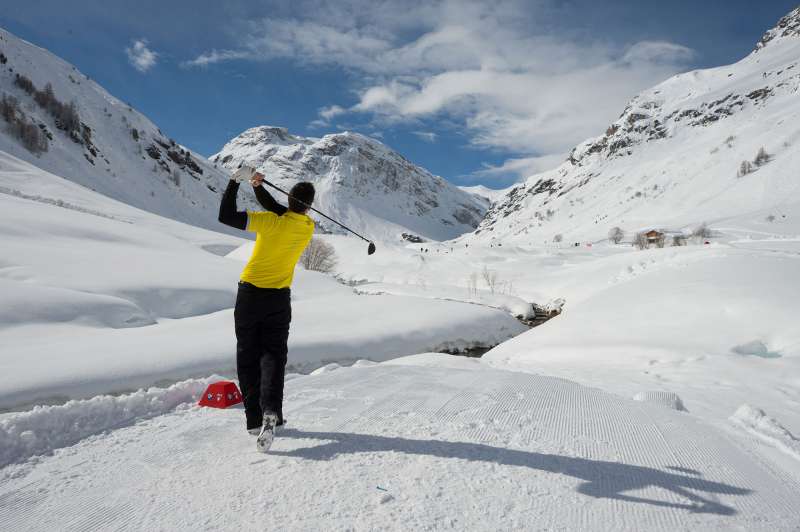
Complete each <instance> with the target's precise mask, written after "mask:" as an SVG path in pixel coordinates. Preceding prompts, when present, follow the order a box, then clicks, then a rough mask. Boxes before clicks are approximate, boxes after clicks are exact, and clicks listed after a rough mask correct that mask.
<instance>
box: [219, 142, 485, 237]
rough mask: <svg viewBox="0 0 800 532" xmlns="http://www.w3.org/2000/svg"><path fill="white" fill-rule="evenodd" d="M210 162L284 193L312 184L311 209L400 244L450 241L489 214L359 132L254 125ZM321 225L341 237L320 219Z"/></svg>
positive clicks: (475, 200)
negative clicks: (407, 238) (253, 175)
mask: <svg viewBox="0 0 800 532" xmlns="http://www.w3.org/2000/svg"><path fill="white" fill-rule="evenodd" d="M210 160H211V161H212V162H215V163H217V164H220V165H221V166H223V167H225V168H227V169H228V170H233V169H235V168H237V167H238V166H240V165H242V164H247V165H251V166H254V167H256V168H257V169H258V170H259V171H261V172H262V173H264V174H265V175H266V177H267V179H268V180H270V181H274V182H275V183H276V184H278V185H279V186H282V187H291V186H292V185H293V184H294V183H296V182H298V181H311V182H312V183H314V185H315V187H316V188H317V197H316V199H315V207H318V208H319V209H320V210H323V211H324V212H326V213H327V214H329V215H331V216H333V217H334V218H337V219H339V220H341V221H342V222H343V223H345V224H346V225H348V226H351V227H353V228H354V229H355V230H356V231H359V232H364V233H365V234H368V235H370V237H371V238H380V239H388V240H397V239H399V238H402V235H403V234H404V233H405V234H409V233H410V234H413V235H416V236H421V237H423V238H429V239H434V240H443V239H450V238H455V237H457V236H459V235H461V234H463V233H465V232H469V231H472V230H473V229H474V228H475V227H477V225H478V223H479V222H480V221H481V219H482V218H483V214H484V212H485V210H486V208H488V200H486V199H484V198H482V197H477V196H475V195H474V194H471V193H468V192H465V191H463V190H461V189H459V188H458V187H456V186H455V185H453V184H451V183H449V182H447V181H446V180H444V179H443V178H441V177H439V176H435V175H433V174H431V173H430V172H428V171H427V170H425V169H424V168H422V167H420V166H417V165H415V164H414V163H412V162H411V161H409V160H408V159H406V158H405V157H403V156H402V155H400V154H399V153H397V152H395V151H394V150H392V149H391V148H389V147H388V146H386V145H385V144H383V143H381V142H379V141H377V140H375V139H372V138H370V137H367V136H364V135H362V134H360V133H354V132H343V133H333V134H328V135H325V136H323V137H321V138H306V137H300V136H296V135H292V134H290V133H289V132H288V130H287V129H286V128H282V127H275V126H258V127H254V128H250V129H248V130H246V131H244V132H242V133H241V134H240V135H238V136H236V137H234V138H233V139H231V140H230V141H229V142H228V143H226V144H225V146H224V147H223V148H222V150H220V152H219V153H217V154H215V155H212V156H211V157H210ZM320 224H321V226H322V227H323V228H324V229H326V230H329V231H331V232H339V229H338V228H337V227H336V226H335V225H331V224H328V223H327V222H326V221H324V220H322V221H321V222H320Z"/></svg>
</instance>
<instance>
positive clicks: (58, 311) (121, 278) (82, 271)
mask: <svg viewBox="0 0 800 532" xmlns="http://www.w3.org/2000/svg"><path fill="white" fill-rule="evenodd" d="M0 226H1V227H2V228H3V231H2V234H0V249H2V250H3V253H2V256H0V292H1V293H2V305H0V373H2V375H3V376H4V381H3V386H2V387H1V388H0V409H2V408H8V407H14V406H19V405H21V404H30V403H31V402H49V401H61V400H63V399H64V398H69V397H87V396H91V395H93V394H96V393H100V392H109V391H120V390H130V389H135V388H136V387H138V386H143V385H148V384H152V383H154V382H158V381H161V380H162V379H177V378H186V377H189V376H195V375H205V374H208V373H209V372H214V371H217V372H226V373H227V374H229V375H230V374H233V373H235V372H234V352H235V338H234V334H233V305H234V301H235V291H236V281H237V279H238V277H239V274H240V272H241V269H242V267H243V264H242V262H241V261H237V260H232V259H229V258H226V257H224V256H223V255H225V254H227V253H228V252H230V251H231V250H234V249H236V248H238V247H239V246H242V245H243V244H246V243H247V241H245V240H243V239H240V238H234V237H229V236H226V235H223V234H220V233H215V232H211V231H207V230H203V229H199V228H196V227H193V226H189V225H185V224H182V223H179V222H175V221H172V220H168V219H166V218H161V217H158V216H155V215H152V214H150V213H147V212H144V211H141V210H139V209H136V208H133V207H130V206H128V205H125V204H123V203H120V202H117V201H115V200H112V199H110V198H107V197H105V196H102V195H100V194H97V193H94V192H91V191H89V190H87V189H86V188H84V187H81V186H80V185H76V184H74V183H71V182H69V181H66V180H64V179H61V178H59V177H57V176H54V175H52V174H49V173H47V172H44V171H42V170H40V169H38V168H36V167H33V166H31V165H30V164H28V163H25V162H24V161H22V160H20V159H16V158H14V157H13V156H10V155H8V154H4V153H2V152H0ZM242 234H243V235H244V233H242ZM362 251H363V250H362ZM359 255H360V256H362V259H363V260H367V259H368V257H367V256H366V254H363V253H360V254H359ZM297 273H298V275H296V280H295V285H294V289H293V294H292V295H293V299H294V321H293V324H292V330H293V334H292V336H291V340H290V344H289V349H290V355H289V364H290V366H291V367H292V368H294V369H295V370H299V369H302V370H312V369H314V368H317V367H319V366H321V365H323V364H327V363H329V362H341V363H345V362H352V361H354V360H356V359H359V358H375V359H376V360H385V359H387V358H391V357H394V356H400V355H407V354H412V353H417V352H419V351H427V350H438V349H464V348H467V347H472V346H484V347H489V346H492V345H495V344H497V343H499V342H501V341H503V340H506V339H508V338H510V337H512V336H514V335H515V334H519V333H521V332H522V331H524V330H526V327H525V326H523V325H522V324H520V323H519V322H518V321H516V320H515V319H514V318H513V317H512V316H510V315H509V314H507V313H506V312H503V311H500V310H496V309H493V308H488V307H485V306H477V305H469V304H465V303H459V302H454V301H434V302H431V301H430V300H428V299H423V298H415V297H396V296H390V295H379V296H361V295H357V294H356V293H355V292H354V291H353V290H352V289H350V288H349V287H346V286H343V285H341V284H339V283H337V282H336V281H335V280H334V279H332V278H331V277H329V276H325V275H321V274H318V273H315V272H305V271H302V270H301V271H298V272H297ZM333 309H335V310H333Z"/></svg>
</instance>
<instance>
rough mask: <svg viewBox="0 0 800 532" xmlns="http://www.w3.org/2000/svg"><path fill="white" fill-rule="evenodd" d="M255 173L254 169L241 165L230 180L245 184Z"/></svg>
mask: <svg viewBox="0 0 800 532" xmlns="http://www.w3.org/2000/svg"><path fill="white" fill-rule="evenodd" d="M255 173H256V169H255V168H253V167H252V166H246V165H242V166H240V167H239V169H238V170H236V171H235V172H234V173H233V175H232V176H231V179H233V180H234V181H236V182H237V183H247V182H248V181H250V179H251V178H252V177H253V176H254V175H255Z"/></svg>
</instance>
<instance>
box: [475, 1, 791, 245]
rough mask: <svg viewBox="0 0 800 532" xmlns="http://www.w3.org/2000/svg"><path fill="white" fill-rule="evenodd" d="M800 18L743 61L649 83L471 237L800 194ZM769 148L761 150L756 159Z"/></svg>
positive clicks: (725, 210) (673, 214) (700, 216)
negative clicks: (799, 169) (799, 179)
mask: <svg viewBox="0 0 800 532" xmlns="http://www.w3.org/2000/svg"><path fill="white" fill-rule="evenodd" d="M798 27H800V8H798V9H795V10H794V11H792V12H791V13H789V14H788V15H787V16H786V17H784V18H782V19H781V21H780V22H779V25H778V26H776V27H775V28H773V29H771V30H769V31H768V32H766V33H765V37H764V38H762V40H761V41H759V44H758V45H757V46H756V47H755V49H754V51H753V52H752V53H750V54H749V55H748V56H746V57H745V58H743V59H742V60H740V61H738V62H736V63H734V64H732V65H726V66H721V67H716V68H710V69H702V70H695V71H692V72H686V73H683V74H678V75H676V76H673V77H672V78H669V79H668V80H666V81H664V82H662V83H660V84H658V85H656V86H655V87H652V88H650V89H647V90H645V91H642V92H641V93H640V94H639V95H637V96H635V97H634V98H633V99H632V100H631V101H630V102H629V104H628V105H627V107H626V108H625V110H624V111H623V112H622V114H621V115H620V117H619V118H618V119H617V120H616V121H614V122H613V123H612V124H611V125H610V126H609V127H608V129H607V130H606V131H605V133H604V134H603V135H600V136H598V137H594V138H590V139H587V140H585V141H584V142H582V143H580V144H578V145H577V146H576V147H575V148H574V149H573V150H572V151H571V152H570V154H569V157H568V158H567V160H566V161H565V162H564V163H562V164H561V165H560V166H558V167H557V168H555V169H552V170H549V171H546V172H542V173H539V174H535V175H533V176H531V177H529V178H528V179H527V180H525V181H524V182H523V183H521V184H519V185H517V186H515V187H513V188H512V189H511V190H510V191H509V192H508V193H507V194H506V196H505V197H503V198H501V199H499V200H498V201H497V202H496V203H495V204H494V205H493V206H492V207H491V208H490V210H489V211H488V212H487V215H486V217H485V218H484V220H483V221H482V223H481V225H480V226H479V228H478V229H477V230H476V231H475V232H474V233H473V234H471V235H469V236H467V237H465V238H469V239H476V240H493V239H498V238H500V239H506V240H512V241H517V242H519V243H525V244H542V243H550V242H553V241H554V240H560V239H561V238H566V240H567V241H590V242H591V241H597V240H601V239H603V238H604V236H605V234H606V233H607V231H608V230H609V229H610V228H612V227H614V226H619V227H622V228H623V229H625V230H627V231H637V230H640V229H645V228H653V227H671V228H674V229H677V230H680V229H683V228H687V227H689V226H691V225H697V224H700V223H702V222H704V221H708V222H713V221H716V220H723V219H730V218H731V217H738V216H750V217H751V219H752V220H753V221H756V220H757V219H758V218H759V217H763V218H768V217H770V216H776V213H774V212H772V211H777V210H779V209H778V207H779V206H780V205H784V204H786V203H787V201H789V202H798V203H800V189H799V188H798V185H797V183H794V182H793V180H792V179H791V175H792V169H793V168H796V165H797V164H798V162H800V161H798V158H797V156H796V155H795V151H796V150H792V149H791V147H792V146H794V145H795V144H796V143H797V142H800V128H799V127H798V126H796V125H795V124H798V123H800V102H798V99H797V97H796V95H797V92H798V89H800V64H799V63H800V61H798V57H800V38H797V37H798V35H800V33H798V31H797V28H798ZM762 148H763V149H764V152H765V154H766V158H764V159H763V160H761V161H760V163H761V164H756V162H755V161H756V160H757V159H759V157H758V154H759V153H760V152H761V149H762ZM748 167H749V168H750V171H746V172H742V169H746V168H748ZM756 176H758V178H756ZM792 209H793V208H792ZM781 216H783V214H781ZM762 221H763V220H762ZM557 236H560V238H557Z"/></svg>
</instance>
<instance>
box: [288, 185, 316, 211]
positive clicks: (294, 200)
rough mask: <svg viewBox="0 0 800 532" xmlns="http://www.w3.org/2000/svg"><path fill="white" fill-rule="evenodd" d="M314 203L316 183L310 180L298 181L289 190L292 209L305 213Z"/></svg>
mask: <svg viewBox="0 0 800 532" xmlns="http://www.w3.org/2000/svg"><path fill="white" fill-rule="evenodd" d="M312 203H314V185H312V184H311V183H309V182H308V181H302V182H300V183H297V184H296V185H295V186H293V187H292V190H290V191H289V210H290V211H292V212H296V213H299V214H305V212H306V211H307V210H308V208H309V207H310V206H311V204H312Z"/></svg>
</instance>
